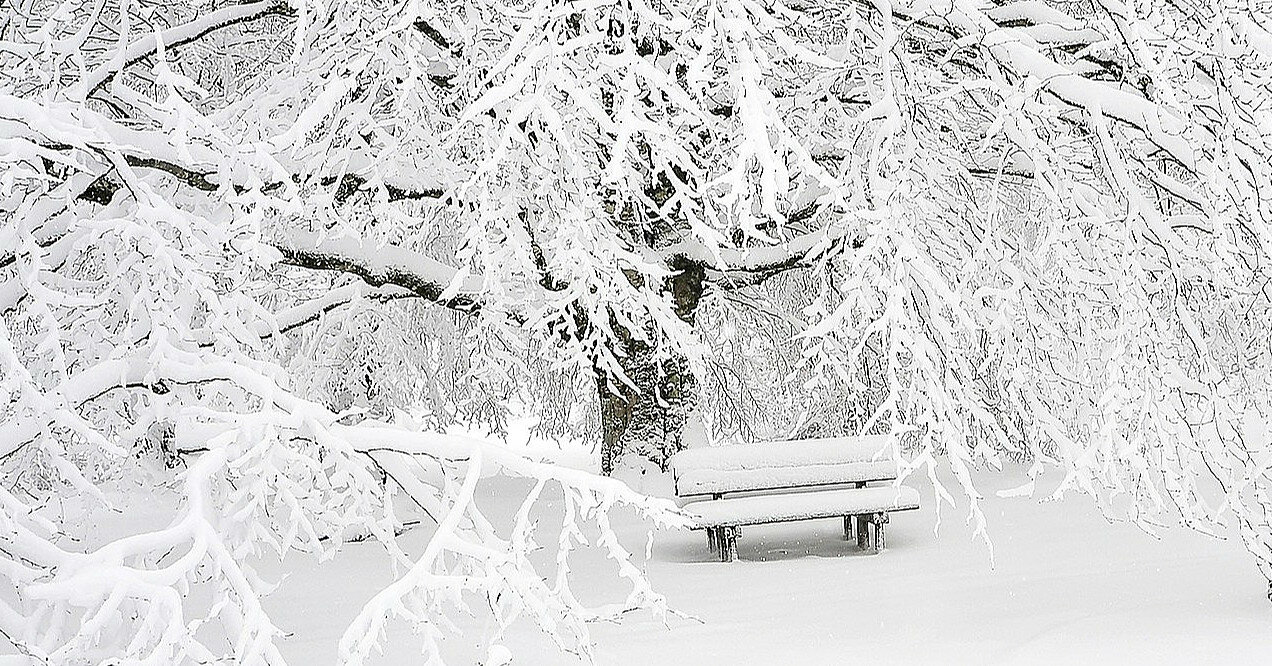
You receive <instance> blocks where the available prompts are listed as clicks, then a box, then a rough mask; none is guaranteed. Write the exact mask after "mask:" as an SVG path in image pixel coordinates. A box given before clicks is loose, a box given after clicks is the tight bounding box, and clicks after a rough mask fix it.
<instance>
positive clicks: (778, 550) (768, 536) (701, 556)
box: [653, 518, 908, 564]
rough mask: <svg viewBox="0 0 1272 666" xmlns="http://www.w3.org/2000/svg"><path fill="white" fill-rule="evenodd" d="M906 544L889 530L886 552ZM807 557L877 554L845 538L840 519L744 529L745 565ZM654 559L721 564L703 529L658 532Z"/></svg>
mask: <svg viewBox="0 0 1272 666" xmlns="http://www.w3.org/2000/svg"><path fill="white" fill-rule="evenodd" d="M907 541H908V539H907V538H906V535H905V534H903V533H902V531H901V530H895V529H892V530H888V534H887V544H886V547H885V552H886V551H887V550H891V549H894V548H904V547H905V546H906V543H907ZM808 557H826V558H831V557H874V555H873V554H871V553H866V552H863V551H861V550H858V549H857V542H856V541H855V540H854V541H848V540H845V539H844V534H843V520H842V519H840V518H826V519H824V520H806V521H801V522H797V523H774V524H771V525H752V526H747V527H743V528H742V537H741V538H740V539H738V560H740V561H743V562H781V561H786V560H798V559H803V558H808ZM653 559H655V560H659V561H662V562H674V563H679V564H689V563H694V562H715V563H721V562H720V557H719V555H717V554H716V553H714V552H711V551H710V550H708V549H707V535H706V532H704V531H703V530H674V531H664V532H659V535H658V539H657V540H656V542H655V546H654V551H653ZM721 564H722V563H721Z"/></svg>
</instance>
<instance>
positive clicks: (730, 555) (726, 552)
mask: <svg viewBox="0 0 1272 666" xmlns="http://www.w3.org/2000/svg"><path fill="white" fill-rule="evenodd" d="M718 529H719V530H720V533H719V536H718V537H717V538H718V539H719V540H720V561H721V562H733V561H735V560H737V559H738V537H739V536H741V535H742V530H741V529H739V528H737V527H735V526H732V525H730V526H726V527H721V528H718Z"/></svg>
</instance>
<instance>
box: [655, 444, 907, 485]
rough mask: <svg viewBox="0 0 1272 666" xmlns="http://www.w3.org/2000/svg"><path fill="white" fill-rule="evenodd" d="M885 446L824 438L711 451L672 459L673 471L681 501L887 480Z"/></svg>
mask: <svg viewBox="0 0 1272 666" xmlns="http://www.w3.org/2000/svg"><path fill="white" fill-rule="evenodd" d="M888 444H889V442H888V438H887V437H825V438H819V439H805V440H788V441H778V442H757V443H754V444H734V445H724V446H711V447H702V448H695V449H689V450H686V451H682V452H680V453H678V454H676V455H675V456H673V457H672V459H671V468H672V473H673V475H674V477H675V489H676V494H677V495H679V496H682V497H683V496H689V495H704V494H708V493H727V492H737V491H741V490H760V489H766V488H790V487H797V486H815V485H824V484H832V483H849V482H854V481H888V480H892V479H895V478H896V476H897V466H896V463H894V462H893V460H892V458H891V457H890V455H888V454H890V451H889V450H888ZM878 458H882V459H881V460H879V459H878Z"/></svg>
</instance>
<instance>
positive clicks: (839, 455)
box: [671, 437, 919, 562]
mask: <svg viewBox="0 0 1272 666" xmlns="http://www.w3.org/2000/svg"><path fill="white" fill-rule="evenodd" d="M887 444H888V442H887V438H885V437H827V438H822V439H803V440H791V441H784V442H762V443H757V444H740V445H735V446H715V447H706V448H697V449H689V450H686V451H682V452H680V453H678V454H676V455H675V456H673V457H672V459H671V470H672V478H673V479H674V480H675V487H676V496H677V497H679V498H681V500H682V501H683V500H688V502H687V503H685V504H684V505H683V507H682V508H683V509H684V510H685V511H686V512H688V513H690V514H691V515H693V516H695V517H696V521H697V526H698V528H699V529H704V530H706V532H707V545H708V547H709V548H711V549H712V550H713V551H715V550H717V549H718V551H719V553H720V559H721V561H725V562H731V561H733V560H735V559H737V556H738V550H737V539H738V537H739V536H740V535H741V527H742V526H743V525H760V524H765V523H780V522H788V521H795V520H811V519H813V518H832V517H840V516H842V517H843V520H844V538H846V539H852V538H853V537H854V536H855V537H856V539H857V546H858V547H860V548H861V549H862V550H867V551H871V552H876V553H877V552H879V551H880V550H882V549H883V545H884V535H883V533H884V526H885V525H886V524H887V523H888V514H889V513H891V512H893V511H908V510H911V509H917V508H919V493H918V492H917V491H915V490H914V489H913V488H907V487H905V486H895V485H891V484H890V485H886V486H868V485H867V484H869V483H872V482H885V481H888V482H890V481H895V480H896V478H897V468H896V464H895V463H894V462H893V461H892V459H891V458H883V457H882V456H883V455H884V454H885V453H886V451H885V449H886V447H887ZM729 493H747V495H745V496H739V497H725V495H726V494H729Z"/></svg>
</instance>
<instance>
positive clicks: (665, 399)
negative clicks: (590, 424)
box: [596, 257, 705, 475]
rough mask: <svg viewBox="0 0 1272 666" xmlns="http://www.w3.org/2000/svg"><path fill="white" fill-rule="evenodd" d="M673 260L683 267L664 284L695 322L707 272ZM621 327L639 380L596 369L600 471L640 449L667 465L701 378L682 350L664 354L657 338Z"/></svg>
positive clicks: (624, 361)
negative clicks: (642, 337) (679, 352)
mask: <svg viewBox="0 0 1272 666" xmlns="http://www.w3.org/2000/svg"><path fill="white" fill-rule="evenodd" d="M671 264H672V268H673V269H675V270H677V271H679V272H678V273H677V274H676V275H674V276H672V277H671V278H669V279H668V280H667V281H666V283H665V284H664V289H665V290H666V291H667V292H668V293H670V295H671V297H672V300H673V303H674V304H675V310H676V315H677V316H678V317H680V319H681V320H682V321H684V322H686V323H688V324H690V325H692V324H693V322H694V314H695V312H696V311H697V308H698V302H699V300H700V299H701V297H702V290H703V281H704V277H705V272H704V271H703V268H702V266H701V265H700V264H698V263H696V262H693V261H690V260H688V259H686V258H684V257H675V258H673V259H672V262H671ZM618 330H619V331H620V335H621V336H622V349H620V350H615V351H616V352H619V353H617V354H616V355H617V356H618V357H619V359H620V364H621V365H622V368H623V372H624V373H625V374H626V375H627V378H628V379H629V380H631V382H632V384H634V386H631V385H628V384H626V383H624V382H622V381H621V380H618V379H615V378H612V377H607V376H605V375H604V374H602V373H597V377H596V387H597V391H598V398H599V402H600V410H601V473H602V474H605V475H609V474H611V473H613V471H614V467H615V465H617V464H618V462H619V461H620V460H621V459H622V457H623V456H625V455H627V454H638V455H641V456H643V457H645V458H647V459H648V460H649V461H650V462H653V463H655V464H657V465H658V467H659V468H660V469H663V470H666V469H667V461H668V459H670V458H671V456H673V455H675V454H676V453H677V452H679V451H681V450H683V449H684V448H685V441H684V431H685V425H686V424H687V423H688V421H689V418H690V416H691V415H692V414H693V412H694V410H695V408H696V407H697V405H698V399H699V398H698V380H697V378H696V377H694V375H693V372H692V371H691V370H690V368H689V361H688V359H687V358H685V357H684V356H683V355H681V354H678V353H675V352H670V353H663V354H659V351H660V350H659V349H658V348H657V347H656V346H655V345H657V342H654V343H653V344H650V343H648V342H646V341H645V340H642V339H639V338H637V337H635V336H633V335H631V333H630V332H629V331H625V330H622V329H621V328H619V329H618ZM647 337H650V338H651V339H654V340H656V337H655V336H647ZM660 356H661V357H662V358H661V359H660V358H659V357H660Z"/></svg>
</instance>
